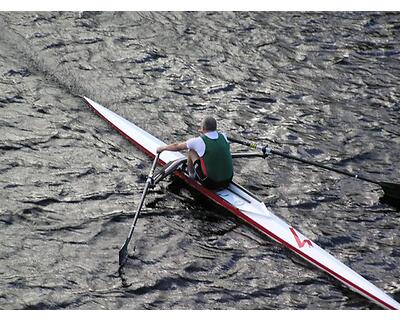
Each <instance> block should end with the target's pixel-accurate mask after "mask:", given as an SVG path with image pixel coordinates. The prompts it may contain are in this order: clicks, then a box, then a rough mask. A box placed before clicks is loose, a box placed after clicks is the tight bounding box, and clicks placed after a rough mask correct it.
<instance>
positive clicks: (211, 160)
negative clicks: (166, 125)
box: [157, 117, 233, 190]
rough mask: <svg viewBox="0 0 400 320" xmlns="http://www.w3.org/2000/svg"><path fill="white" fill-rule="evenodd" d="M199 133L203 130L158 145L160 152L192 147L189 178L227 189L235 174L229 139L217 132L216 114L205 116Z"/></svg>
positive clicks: (212, 187) (216, 187)
mask: <svg viewBox="0 0 400 320" xmlns="http://www.w3.org/2000/svg"><path fill="white" fill-rule="evenodd" d="M199 132H200V133H201V135H200V136H199V137H195V138H191V139H189V140H187V141H186V142H180V143H179V142H177V143H172V144H169V145H165V146H161V147H158V148H157V152H162V151H165V150H167V151H183V150H189V152H188V157H187V169H188V173H189V177H190V178H192V179H197V180H198V181H200V183H201V184H202V185H204V186H205V187H207V188H209V189H213V190H220V189H224V188H226V187H227V186H228V185H229V183H230V182H231V181H232V177H233V165H232V155H231V151H230V146H229V142H228V139H227V138H226V135H225V134H224V133H221V132H218V131H217V121H216V120H215V118H213V117H206V118H204V120H203V122H202V125H201V127H200V129H199Z"/></svg>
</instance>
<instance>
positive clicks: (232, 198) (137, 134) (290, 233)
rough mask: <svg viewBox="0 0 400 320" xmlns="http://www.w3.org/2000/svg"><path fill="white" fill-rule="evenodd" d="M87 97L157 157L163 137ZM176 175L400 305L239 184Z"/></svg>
mask: <svg viewBox="0 0 400 320" xmlns="http://www.w3.org/2000/svg"><path fill="white" fill-rule="evenodd" d="M83 98H84V100H85V102H86V103H87V104H88V105H89V106H90V107H91V108H92V109H93V110H94V111H95V112H96V113H97V114H98V115H99V116H101V117H102V118H103V119H104V120H106V121H107V122H108V123H109V124H111V125H112V126H113V127H114V128H115V129H116V130H118V131H119V132H120V133H121V134H122V135H123V136H125V137H126V138H127V139H128V140H129V141H131V142H132V143H133V144H135V145H136V146H137V147H138V148H139V149H141V150H142V151H144V152H145V153H146V154H147V155H149V156H150V157H152V158H154V157H155V154H156V149H157V147H159V146H162V145H165V143H164V142H163V141H161V140H159V139H157V138H156V137H154V136H152V135H151V134H150V133H148V132H146V131H144V130H143V129H141V128H139V127H137V126H136V125H134V124H133V123H131V122H129V121H128V120H126V119H124V118H122V117H121V116H119V115H117V114H116V113H114V112H112V111H111V110H109V109H107V108H105V107H103V106H101V105H100V104H98V103H96V102H94V101H92V100H90V99H89V98H86V97H83ZM182 157H184V155H183V154H181V153H179V152H171V151H164V152H162V153H161V155H160V159H159V163H160V164H161V165H164V164H166V163H168V162H170V161H175V160H178V159H181V158H182ZM175 175H176V176H178V177H179V178H181V179H182V180H184V181H185V182H186V183H188V184H189V185H190V186H191V187H193V188H194V189H196V190H198V191H199V192H201V193H202V194H204V195H205V196H206V197H208V198H209V199H211V200H212V201H214V202H215V203H217V204H218V205H220V206H222V207H224V208H226V209H227V210H229V211H230V212H232V213H233V214H234V215H236V216H237V217H239V218H240V219H242V220H244V221H246V222H247V223H248V224H250V225H251V226H253V227H254V228H256V229H257V230H259V231H260V232H262V233H264V234H265V235H267V236H268V237H270V238H272V239H273V240H275V241H277V242H279V243H281V244H283V245H284V246H285V247H287V248H288V249H290V250H291V251H293V252H294V253H296V254H298V255H299V256H301V257H302V258H303V259H305V260H307V261H308V262H310V263H311V264H313V265H315V266H316V267H318V268H320V269H321V270H323V271H325V272H326V273H328V274H330V275H331V276H333V277H334V278H336V279H338V280H339V281H341V282H342V283H343V284H345V285H346V286H348V287H349V288H350V289H351V290H353V291H355V292H358V293H359V294H361V295H363V296H365V297H366V298H368V299H370V300H372V301H373V302H375V303H377V304H378V305H380V306H381V307H383V308H386V309H393V310H396V309H400V304H399V303H398V302H397V301H395V300H394V299H392V298H391V297H389V296H388V295H387V294H386V293H385V292H383V291H382V290H381V289H379V288H377V287H376V286H375V285H373V284H372V283H371V282H369V281H368V280H366V279H364V278H363V277H362V276H360V275H359V274H358V273H356V272H355V271H353V270H352V269H350V268H349V267H347V266H346V265H344V264H343V263H342V262H340V261H339V260H337V259H336V258H334V257H333V256H332V255H330V254H329V253H328V252H326V251H325V250H324V249H322V248H321V247H319V246H318V245H317V244H316V243H314V242H313V241H311V240H310V239H307V238H306V237H305V236H304V235H302V234H301V233H300V232H298V231H297V230H296V229H294V228H293V227H291V226H290V225H288V224H287V223H286V222H285V221H283V220H282V219H281V218H279V217H277V216H276V215H275V214H274V213H273V212H272V211H271V210H269V209H268V208H267V207H266V206H265V205H264V203H263V202H262V201H260V200H259V199H257V197H256V196H254V195H253V194H252V193H250V192H249V191H247V190H246V189H244V188H242V187H241V186H239V185H238V184H236V183H231V184H230V185H229V187H228V188H227V189H224V190H222V191H211V190H209V189H206V188H205V187H203V186H202V185H201V184H200V183H199V182H197V181H195V180H193V179H190V178H189V177H188V176H187V175H186V174H185V173H183V172H182V171H176V172H175Z"/></svg>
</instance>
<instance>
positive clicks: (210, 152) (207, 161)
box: [201, 133, 233, 182]
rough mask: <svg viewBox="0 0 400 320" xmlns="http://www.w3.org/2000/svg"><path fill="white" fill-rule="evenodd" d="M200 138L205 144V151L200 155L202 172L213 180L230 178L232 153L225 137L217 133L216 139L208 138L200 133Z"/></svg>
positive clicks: (219, 180) (231, 175) (231, 173)
mask: <svg viewBox="0 0 400 320" xmlns="http://www.w3.org/2000/svg"><path fill="white" fill-rule="evenodd" d="M201 138H202V139H203V141H204V144H205V145H206V151H205V153H204V155H203V157H201V162H202V169H203V172H204V173H205V174H206V176H207V177H208V178H209V179H211V180H213V181H215V182H222V181H227V180H232V177H233V164H232V155H231V151H230V146H229V143H228V142H227V141H226V139H225V137H224V136H223V135H222V134H221V133H218V138H217V139H210V138H209V137H207V136H206V135H202V136H201ZM204 167H205V168H204Z"/></svg>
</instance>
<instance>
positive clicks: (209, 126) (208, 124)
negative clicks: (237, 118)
mask: <svg viewBox="0 0 400 320" xmlns="http://www.w3.org/2000/svg"><path fill="white" fill-rule="evenodd" d="M201 128H202V131H204V132H208V131H215V130H217V120H215V119H214V118H213V117H210V116H208V117H205V118H204V120H203V123H202V124H201Z"/></svg>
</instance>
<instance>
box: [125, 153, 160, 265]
mask: <svg viewBox="0 0 400 320" xmlns="http://www.w3.org/2000/svg"><path fill="white" fill-rule="evenodd" d="M159 158H160V154H159V153H157V155H156V157H155V158H154V161H153V165H152V166H151V169H150V173H149V175H148V177H147V180H146V184H145V186H144V190H143V193H142V197H141V198H140V202H139V205H138V207H137V209H136V213H135V216H134V218H133V222H132V225H131V228H130V230H129V235H128V237H127V238H126V240H125V243H124V245H123V246H122V248H121V250H120V251H119V265H120V266H123V265H124V264H125V262H126V260H127V259H128V245H129V242H130V241H131V239H132V236H133V231H134V230H135V226H136V222H137V220H138V218H139V213H140V211H141V210H142V207H143V203H144V199H145V198H146V195H147V191H148V190H149V187H150V185H151V184H152V179H153V175H154V170H155V168H156V166H157V162H158V159H159Z"/></svg>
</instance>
